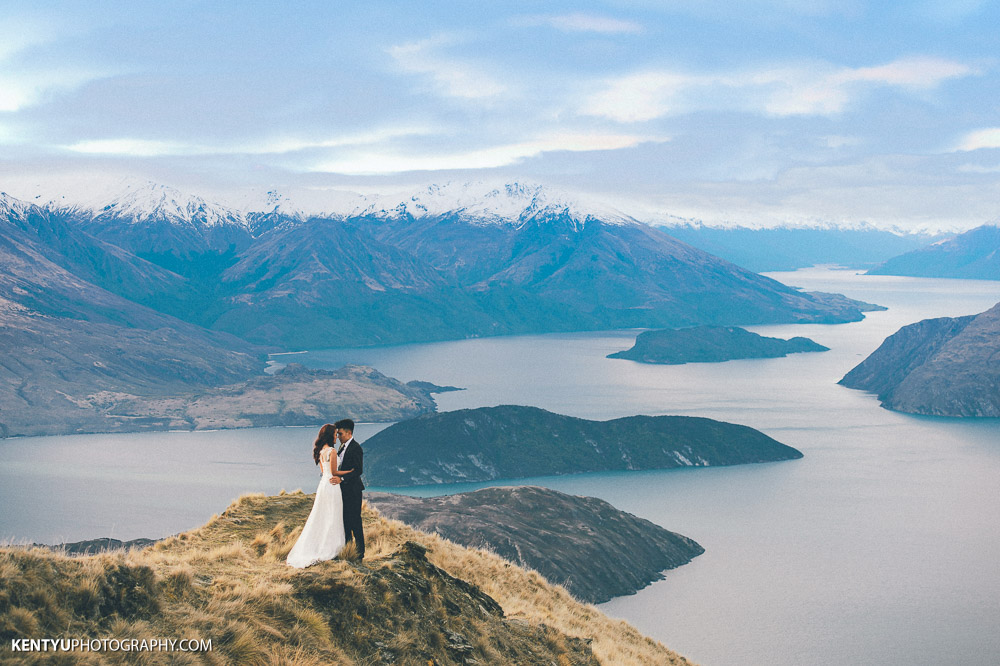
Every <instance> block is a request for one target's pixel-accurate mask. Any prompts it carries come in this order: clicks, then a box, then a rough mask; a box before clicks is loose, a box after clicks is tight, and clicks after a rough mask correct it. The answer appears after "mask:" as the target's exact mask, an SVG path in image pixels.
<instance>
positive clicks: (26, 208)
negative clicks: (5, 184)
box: [0, 192, 37, 220]
mask: <svg viewBox="0 0 1000 666" xmlns="http://www.w3.org/2000/svg"><path fill="white" fill-rule="evenodd" d="M33 208H34V209H37V206H35V205H34V204H30V203H28V202H27V201H22V200H21V199H18V198H16V197H12V196H10V195H9V194H7V193H6V192H0V218H2V219H5V220H6V219H12V218H23V217H24V216H25V215H27V214H28V213H29V212H30V211H31V210H32V209H33Z"/></svg>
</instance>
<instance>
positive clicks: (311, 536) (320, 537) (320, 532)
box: [286, 423, 351, 569]
mask: <svg viewBox="0 0 1000 666" xmlns="http://www.w3.org/2000/svg"><path fill="white" fill-rule="evenodd" d="M335 444H336V434H335V428H334V427H333V425H332V424H330V423H327V424H326V425H324V426H323V427H322V428H320V429H319V435H318V436H317V437H316V442H315V443H314V444H313V460H314V461H315V462H316V464H318V465H319V466H320V470H321V471H322V474H323V476H322V478H320V480H319V487H318V488H316V499H315V500H314V501H313V507H312V511H311V512H310V513H309V518H307V519H306V525H305V527H303V528H302V534H300V535H299V538H298V540H297V541H296V542H295V545H294V546H292V550H291V551H290V552H289V553H288V559H287V560H286V562H287V563H288V564H289V565H290V566H293V567H296V568H298V569H303V568H305V567H308V566H309V565H311V564H315V563H316V562H320V561H323V560H332V559H333V558H335V557H336V556H337V553H339V552H340V549H341V548H343V547H344V544H345V543H346V538H345V536H344V500H343V498H342V497H341V493H340V485H339V484H340V477H341V476H344V475H345V474H349V473H350V471H351V470H346V471H340V470H338V469H337V451H336V448H335V446H334V445H335Z"/></svg>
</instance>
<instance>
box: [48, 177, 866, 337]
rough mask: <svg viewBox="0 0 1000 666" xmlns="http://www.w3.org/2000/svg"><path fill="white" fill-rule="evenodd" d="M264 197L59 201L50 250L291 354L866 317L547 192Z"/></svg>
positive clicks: (114, 283) (91, 272) (202, 320)
mask: <svg viewBox="0 0 1000 666" xmlns="http://www.w3.org/2000/svg"><path fill="white" fill-rule="evenodd" d="M252 194H253V196H250V195H248V197H249V198H248V201H247V203H248V204H249V203H250V202H251V200H252V202H253V203H254V205H255V207H257V208H258V210H256V211H250V210H242V209H238V208H230V207H227V206H222V205H218V204H213V203H209V202H207V201H205V200H203V199H201V198H199V197H195V196H191V195H187V194H184V193H181V192H179V191H177V190H174V189H171V188H168V187H164V186H160V185H156V184H152V183H129V184H127V186H126V187H125V188H124V189H123V190H122V191H119V192H117V193H113V194H104V195H101V196H98V197H95V199H94V200H93V201H90V202H85V203H80V204H72V203H70V202H67V201H65V200H58V201H53V202H51V203H50V204H49V205H48V207H47V209H46V214H47V215H48V216H49V219H50V220H52V221H53V224H55V225H57V226H59V227H60V229H61V230H60V231H59V233H57V234H52V235H50V237H51V239H54V242H55V245H52V246H51V248H52V249H53V251H55V252H57V253H59V254H60V257H62V258H63V259H66V261H67V262H69V263H66V262H64V263H61V264H60V266H61V267H63V268H64V269H65V270H67V271H69V272H70V273H72V274H74V275H77V276H84V275H86V276H88V277H89V279H93V280H95V281H96V283H98V284H99V285H100V286H103V287H105V288H106V289H108V290H110V291H112V292H114V293H115V294H117V295H119V296H121V297H123V298H127V299H129V300H132V301H134V302H136V303H138V304H140V305H145V306H147V307H149V308H152V309H155V310H157V311H159V312H162V313H165V314H168V315H171V316H173V317H177V318H181V319H184V320H186V321H188V322H190V323H193V324H196V325H198V326H201V327H205V328H211V329H215V330H219V331H225V332H228V333H232V334H234V335H237V336H240V337H242V338H244V339H245V340H247V341H249V342H252V343H256V344H269V345H271V344H273V345H280V346H282V347H284V348H307V347H312V348H316V347H335V346H355V345H372V344H389V343H401V342H414V341H427V340H441V339H455V338H462V337H470V336H486V335H504V334H518V333H537V332H552V331H572V330H599V329H607V328H622V327H678V326H691V325H698V324H715V325H736V324H761V323H778V322H782V323H784V322H829V323H834V322H845V321H857V320H859V319H861V318H863V314H862V313H863V312H864V311H866V310H870V309H872V306H869V305H867V304H864V303H860V302H857V301H852V300H850V299H847V298H845V297H843V296H837V295H828V294H810V293H804V292H801V291H799V290H797V289H793V288H791V287H788V286H785V285H782V284H780V283H778V282H776V281H774V280H770V279H768V278H764V277H762V276H760V275H757V274H754V273H751V272H749V271H746V270H744V269H741V268H738V267H737V266H735V265H733V264H730V263H728V262H726V261H723V260H721V259H718V258H716V257H713V256H711V255H709V254H707V253H705V252H703V251H700V250H696V249H694V248H692V247H691V246H689V245H685V244H684V243H681V242H679V241H676V240H674V239H672V238H670V237H668V236H667V235H665V234H663V233H661V232H659V231H657V230H654V229H652V228H650V227H649V226H647V225H645V224H641V223H639V222H637V221H636V220H635V219H633V218H631V217H629V216H628V215H626V214H623V213H621V212H620V211H617V210H614V209H612V208H610V207H608V206H605V205H602V204H599V203H595V202H588V201H585V200H583V199H579V198H577V197H572V196H568V195H564V194H560V193H557V192H553V191H552V190H549V189H547V188H544V187H541V186H535V185H524V184H517V183H513V184H508V185H505V186H500V187H492V186H485V185H481V184H448V185H443V186H432V187H428V188H426V189H424V190H420V191H418V192H415V193H412V194H410V195H408V196H387V195H380V196H362V195H356V194H344V193H330V198H329V201H327V202H326V203H327V206H325V207H324V206H322V205H321V203H322V202H319V203H317V202H313V203H312V204H311V205H310V206H300V205H297V204H296V203H295V202H294V201H291V200H290V199H289V198H287V197H285V196H284V195H282V194H280V193H278V192H274V191H268V192H266V193H252ZM319 210H325V212H321V213H317V212H315V211H319ZM72 234H76V235H77V236H78V237H80V238H85V239H86V243H84V244H83V245H79V244H78V243H76V241H75V240H73V239H72V238H71V235H72ZM46 242H48V241H46ZM78 246H80V247H96V248H98V249H97V250H93V252H91V251H90V250H88V252H90V255H93V256H90V255H88V256H83V257H77V255H78V254H80V252H78V251H76V250H73V251H72V252H71V251H70V248H75V247H78ZM95 253H96V254H95ZM84 254H86V253H84ZM98 255H99V258H97V259H95V257H97V256H98ZM105 257H106V258H108V261H111V262H112V263H114V265H115V266H117V268H114V267H112V264H111V263H108V264H107V265H106V266H105V264H102V263H101V261H104V258H105ZM128 271H131V273H129V272H128ZM144 273H145V275H144ZM133 274H134V275H133ZM345 319H347V320H349V321H350V325H343V323H344V321H345Z"/></svg>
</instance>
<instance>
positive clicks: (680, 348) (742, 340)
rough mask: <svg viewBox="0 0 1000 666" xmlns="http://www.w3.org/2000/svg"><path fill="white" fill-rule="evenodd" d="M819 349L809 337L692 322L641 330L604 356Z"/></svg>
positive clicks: (703, 356)
mask: <svg viewBox="0 0 1000 666" xmlns="http://www.w3.org/2000/svg"><path fill="white" fill-rule="evenodd" d="M821 351H829V347H824V346H823V345H821V344H818V343H816V342H813V341H812V340H810V339H809V338H803V337H795V338H791V339H790V340H783V339H781V338H768V337H764V336H762V335H758V334H756V333H751V332H750V331H748V330H746V329H743V328H739V327H738V326H692V327H689V328H677V329H672V328H671V329H664V330H658V331H645V332H643V333H640V334H639V335H638V336H637V337H636V339H635V345H634V346H633V347H632V348H631V349H627V350H625V351H620V352H615V353H614V354H608V358H624V359H628V360H631V361H639V362H640V363H660V364H664V365H682V364H684V363H718V362H721V361H732V360H736V359H742V358H779V357H782V356H787V355H788V354H798V353H801V352H821Z"/></svg>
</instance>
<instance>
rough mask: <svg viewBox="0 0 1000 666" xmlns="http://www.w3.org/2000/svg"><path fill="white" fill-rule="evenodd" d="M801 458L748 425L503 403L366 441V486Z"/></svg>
mask: <svg viewBox="0 0 1000 666" xmlns="http://www.w3.org/2000/svg"><path fill="white" fill-rule="evenodd" d="M801 457H802V454H801V453H800V452H799V451H796V450H795V449H793V448H791V447H789V446H785V445H784V444H781V443H780V442H777V441H775V440H774V439H772V438H770V437H768V436H767V435H765V434H763V433H761V432H759V431H757V430H754V429H753V428H748V427H746V426H741V425H734V424H731V423H724V422H721V421H713V420H712V419H705V418H696V417H688V416H630V417H626V418H620V419H614V420H611V421H589V420H586V419H580V418H574V417H571V416H563V415H560V414H553V413H552V412H547V411H545V410H543V409H538V408H536V407H520V406H514V405H502V406H500V407H482V408H478V409H461V410H456V411H453V412H444V413H441V414H425V415H423V416H419V417H417V418H415V419H411V420H409V421H402V422H400V423H396V424H394V425H392V426H389V427H388V428H386V429H385V430H382V431H381V432H379V433H378V434H376V435H375V436H373V437H371V438H370V439H369V440H368V441H367V443H366V446H365V480H366V482H368V483H370V484H371V485H373V486H383V487H394V486H395V487H398V486H414V485H426V484H434V483H457V482H467V481H493V480H496V479H517V478H524V477H528V476H544V475H549V474H574V473H579V472H600V471H608V470H642V469H667V468H673V467H688V466H707V465H740V464H744V463H758V462H771V461H776V460H791V459H794V458H801Z"/></svg>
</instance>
